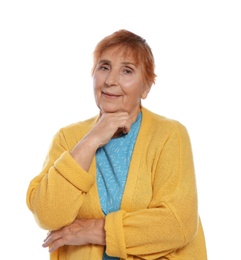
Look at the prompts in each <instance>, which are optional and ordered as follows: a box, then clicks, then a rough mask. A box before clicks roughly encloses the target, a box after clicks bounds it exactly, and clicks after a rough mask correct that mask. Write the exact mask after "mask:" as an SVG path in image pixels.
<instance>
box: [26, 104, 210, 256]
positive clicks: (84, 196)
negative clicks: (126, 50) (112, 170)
mask: <svg viewBox="0 0 241 260" xmlns="http://www.w3.org/2000/svg"><path fill="white" fill-rule="evenodd" d="M142 115H143V118H142V123H141V127H140V131H139V134H138V136H137V140H136V144H135V147H134V151H133V155H132V159H131V163H130V168H129V173H128V177H127V182H126V186H125V190H124V194H123V199H122V202H121V209H120V210H118V211H116V212H112V213H110V214H108V215H107V216H106V217H105V231H106V252H107V254H108V255H110V256H116V257H119V258H121V259H128V260H133V259H152V260H153V259H162V260H164V259H165V260H167V259H168V260H207V256H206V247H205V239H204V234H203V230H202V225H201V222H200V218H199V215H198V207H197V190H196V182H195V173H194V165H193V157H192V150H191V144H190V139H189V135H188V133H187V130H186V128H185V127H184V126H183V125H182V124H181V123H179V122H178V121H175V120H171V119H167V118H165V117H162V116H160V115H157V114H154V113H152V112H151V111H149V110H147V109H146V108H142ZM97 118H98V117H97V116H96V117H93V118H90V119H88V120H86V121H83V122H78V123H75V124H72V125H69V126H67V127H65V128H62V129H60V130H59V132H58V133H57V134H56V135H55V137H54V138H53V142H52V145H51V146H50V149H49V152H48V154H47V157H46V160H45V163H44V167H43V170H42V172H41V173H40V174H39V175H37V176H36V177H35V178H34V179H33V180H32V181H31V182H30V184H29V188H28V191H27V205H28V207H29V209H30V210H31V211H32V213H33V214H34V216H35V219H36V221H37V223H38V224H39V226H40V227H42V228H43V229H46V230H56V229H59V228H61V227H63V226H65V225H68V224H70V223H71V222H73V221H74V219H75V218H99V217H104V214H103V212H102V210H101V206H100V202H99V197H98V189H97V184H96V161H95V158H94V159H93V161H92V164H91V166H90V169H89V171H88V172H86V171H84V170H83V169H82V168H81V167H80V166H79V165H78V164H77V163H76V161H75V160H74V159H73V158H72V157H71V155H70V151H71V150H72V149H73V147H74V146H75V145H76V144H77V142H78V141H79V140H80V139H81V138H83V137H84V136H85V135H86V133H88V131H89V130H90V129H91V128H92V127H93V126H94V124H95V123H96V120H97ZM103 250H104V249H103V246H99V245H86V246H63V247H61V248H60V249H58V250H57V251H55V252H53V253H51V255H50V259H52V260H67V259H68V260H101V259H102V255H103Z"/></svg>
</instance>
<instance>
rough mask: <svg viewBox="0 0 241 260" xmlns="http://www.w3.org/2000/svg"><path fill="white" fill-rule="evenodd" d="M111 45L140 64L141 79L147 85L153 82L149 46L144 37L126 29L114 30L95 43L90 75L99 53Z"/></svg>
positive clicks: (153, 71) (152, 60)
mask: <svg viewBox="0 0 241 260" xmlns="http://www.w3.org/2000/svg"><path fill="white" fill-rule="evenodd" d="M113 47H119V48H120V50H121V51H122V52H123V53H124V55H130V56H132V57H133V59H134V61H135V62H136V64H137V65H141V68H142V72H143V80H144V82H145V83H146V84H147V85H148V86H149V87H150V86H151V85H152V84H155V78H156V74H155V62H154V57H153V54H152V51H151V48H150V47H149V45H148V44H147V42H146V40H145V39H143V38H142V37H140V36H138V35H136V34H134V33H132V32H130V31H127V30H119V31H116V32H114V33H113V34H111V35H109V36H106V37H105V38H104V39H102V40H101V41H100V42H99V43H98V44H97V45H96V47H95V50H94V53H93V68H92V76H93V74H94V71H95V68H96V66H97V63H98V60H99V58H100V56H101V54H102V53H103V52H104V51H105V50H107V49H110V48H113Z"/></svg>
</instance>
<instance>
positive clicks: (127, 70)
mask: <svg viewBox="0 0 241 260" xmlns="http://www.w3.org/2000/svg"><path fill="white" fill-rule="evenodd" d="M123 71H124V74H131V73H132V70H131V69H124V70H123Z"/></svg>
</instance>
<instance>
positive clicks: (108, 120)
mask: <svg viewBox="0 0 241 260" xmlns="http://www.w3.org/2000/svg"><path fill="white" fill-rule="evenodd" d="M131 124H132V119H131V117H130V115H129V114H128V113H127V112H115V113H103V114H102V115H101V116H100V118H99V120H98V122H97V124H96V125H95V126H94V127H93V129H92V130H91V131H90V132H89V133H88V135H87V136H88V137H89V138H94V139H95V140H96V142H97V145H98V147H101V146H103V145H105V144H107V143H108V142H109V141H110V139H111V138H112V137H113V136H115V134H116V133H117V134H118V133H124V134H127V133H128V132H129V131H130V128H131Z"/></svg>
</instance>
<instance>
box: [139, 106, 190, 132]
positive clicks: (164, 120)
mask: <svg viewBox="0 0 241 260" xmlns="http://www.w3.org/2000/svg"><path fill="white" fill-rule="evenodd" d="M142 113H143V118H144V121H147V122H148V124H150V125H151V126H155V127H162V128H163V127H168V128H174V127H184V128H185V126H184V125H183V124H182V123H181V122H180V121H178V120H176V119H173V118H169V117H166V116H164V115H161V114H158V113H155V112H153V111H151V110H149V109H147V108H142Z"/></svg>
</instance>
